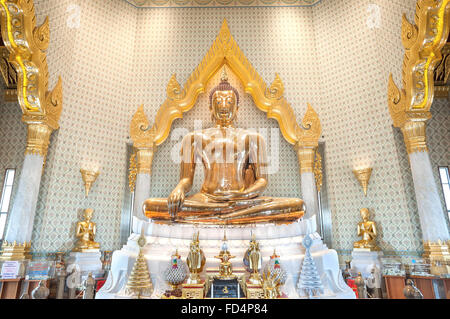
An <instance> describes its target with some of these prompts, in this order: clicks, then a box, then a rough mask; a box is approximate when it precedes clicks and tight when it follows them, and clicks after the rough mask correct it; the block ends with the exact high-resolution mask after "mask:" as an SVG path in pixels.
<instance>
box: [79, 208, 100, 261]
mask: <svg viewBox="0 0 450 319" xmlns="http://www.w3.org/2000/svg"><path fill="white" fill-rule="evenodd" d="M93 214H94V210H93V209H92V208H87V209H85V210H84V220H83V221H81V222H78V223H77V227H76V231H75V236H76V237H77V238H78V241H77V242H76V244H75V248H74V249H73V251H75V252H96V251H99V249H100V244H99V243H97V242H95V234H96V232H97V227H96V225H95V223H94V222H92V221H91V218H92V215H93Z"/></svg>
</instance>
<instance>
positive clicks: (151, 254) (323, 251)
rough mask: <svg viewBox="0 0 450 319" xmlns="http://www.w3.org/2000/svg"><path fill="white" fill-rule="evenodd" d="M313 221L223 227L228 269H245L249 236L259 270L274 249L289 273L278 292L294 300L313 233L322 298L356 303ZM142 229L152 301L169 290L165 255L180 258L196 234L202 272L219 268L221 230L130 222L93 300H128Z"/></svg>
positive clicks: (335, 254) (313, 219)
mask: <svg viewBox="0 0 450 319" xmlns="http://www.w3.org/2000/svg"><path fill="white" fill-rule="evenodd" d="M315 220H316V217H315V216H313V217H311V218H310V219H307V220H300V221H298V222H295V223H292V224H290V225H273V224H266V225H256V226H227V227H226V236H227V239H228V250H229V251H230V253H231V254H232V255H234V256H236V258H234V259H232V260H231V262H232V263H233V268H235V269H238V268H244V265H243V260H242V259H243V256H244V253H245V251H246V250H247V248H248V246H249V241H250V239H251V236H252V233H253V234H254V235H255V237H256V240H257V241H258V242H259V244H260V249H261V253H262V255H263V267H264V266H265V264H266V263H267V261H268V260H269V259H270V256H271V255H272V254H273V252H274V249H276V251H277V254H278V255H280V256H281V263H282V265H283V266H284V267H285V269H286V270H287V272H288V280H287V282H286V285H285V286H284V288H283V291H284V292H285V293H286V294H287V295H288V296H289V298H299V295H298V293H297V289H296V287H297V282H298V278H299V275H300V270H301V263H302V261H303V258H304V252H305V249H304V247H303V246H302V244H301V243H302V240H303V236H304V235H305V234H308V233H312V234H313V236H314V238H315V239H314V244H313V246H312V248H311V253H312V256H313V258H314V261H315V263H316V266H317V269H318V271H319V274H320V276H321V279H322V283H323V285H324V288H325V293H324V295H323V298H355V294H354V293H353V291H352V289H351V288H350V287H348V286H347V285H346V284H345V282H344V280H343V278H342V275H341V272H340V270H339V262H338V256H337V253H336V251H334V250H331V249H328V248H327V247H326V245H324V244H323V242H322V240H321V239H320V236H319V235H318V234H317V233H316V232H315ZM142 229H143V230H144V232H145V236H146V239H147V245H146V246H145V247H144V255H145V258H146V259H147V262H148V267H149V270H150V272H151V277H152V282H153V285H154V293H153V296H152V297H153V298H160V297H161V295H162V294H163V293H164V292H165V290H167V289H169V287H168V285H167V284H166V283H165V282H164V280H163V276H162V274H163V272H164V270H165V269H166V268H167V266H168V265H169V262H170V256H171V255H172V254H173V253H174V252H175V250H176V249H178V253H179V254H180V255H181V256H182V258H183V259H185V258H186V256H187V254H188V252H189V244H190V242H191V240H192V235H193V234H194V233H196V232H197V231H200V247H201V248H202V250H203V252H204V253H205V255H206V265H205V270H206V269H212V268H213V269H218V268H219V262H220V261H219V260H218V259H215V258H214V256H217V254H218V253H219V251H220V247H221V243H222V239H223V235H224V227H223V226H193V225H182V224H174V225H161V224H155V223H152V222H146V221H143V220H139V219H137V218H134V219H133V234H132V235H131V236H130V238H129V239H128V243H127V244H126V245H125V246H124V247H123V248H122V249H121V250H117V251H115V252H114V253H113V257H112V264H111V271H110V273H109V276H108V279H107V281H106V283H105V285H104V286H103V287H102V289H101V290H100V291H99V292H98V293H97V295H96V298H97V299H109V298H127V296H126V295H125V293H124V289H125V285H126V281H127V277H128V275H129V274H130V272H131V269H132V268H133V264H134V262H135V259H136V257H137V254H138V252H139V247H138V245H137V239H138V238H139V234H140V233H141V230H142Z"/></svg>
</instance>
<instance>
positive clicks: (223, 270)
mask: <svg viewBox="0 0 450 319" xmlns="http://www.w3.org/2000/svg"><path fill="white" fill-rule="evenodd" d="M235 257H236V256H231V254H230V252H229V251H228V245H227V237H226V235H224V238H223V243H222V249H221V251H220V253H219V255H218V256H214V258H217V259H220V265H219V275H218V276H216V278H217V279H223V280H228V279H234V278H236V275H233V266H232V264H231V262H230V259H232V258H235Z"/></svg>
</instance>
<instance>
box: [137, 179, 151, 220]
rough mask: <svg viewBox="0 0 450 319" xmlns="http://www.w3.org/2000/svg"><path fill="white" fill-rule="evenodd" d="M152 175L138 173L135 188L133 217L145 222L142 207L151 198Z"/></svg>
mask: <svg viewBox="0 0 450 319" xmlns="http://www.w3.org/2000/svg"><path fill="white" fill-rule="evenodd" d="M150 183H151V175H150V174H149V173H138V174H137V176H136V186H135V188H134V203H133V216H136V217H138V218H139V219H142V220H145V219H146V218H147V217H145V215H144V212H143V211H142V205H143V204H144V201H145V200H146V199H147V198H149V197H150Z"/></svg>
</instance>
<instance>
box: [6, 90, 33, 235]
mask: <svg viewBox="0 0 450 319" xmlns="http://www.w3.org/2000/svg"><path fill="white" fill-rule="evenodd" d="M3 94H4V90H3V85H1V86H0V96H2V97H3ZM0 114H1V116H0V185H1V186H0V187H3V185H4V183H5V181H4V178H5V172H6V169H8V168H15V169H16V174H15V178H14V181H15V182H14V186H13V191H12V196H11V201H10V207H12V202H13V201H14V197H15V195H16V193H17V186H18V181H19V176H20V172H21V170H22V164H23V159H24V152H25V143H26V140H27V128H26V126H25V125H24V124H23V123H22V111H21V109H20V106H19V103H18V102H5V100H4V99H3V98H0ZM0 196H1V193H0ZM5 233H6V229H5Z"/></svg>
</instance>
